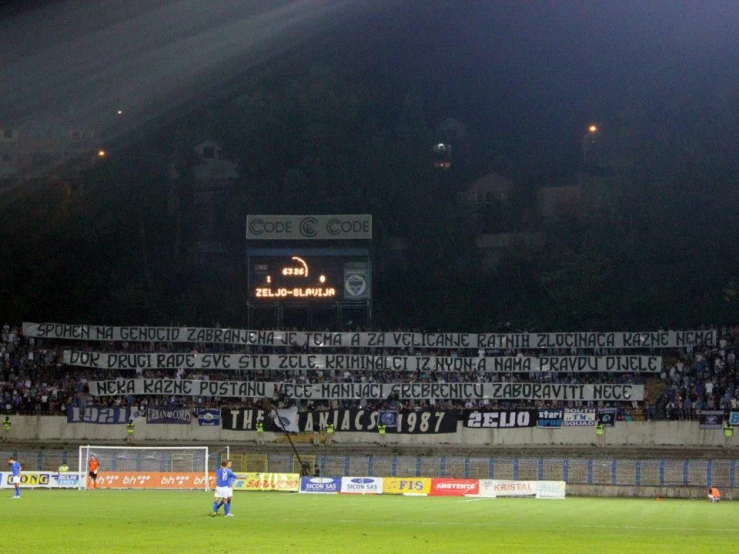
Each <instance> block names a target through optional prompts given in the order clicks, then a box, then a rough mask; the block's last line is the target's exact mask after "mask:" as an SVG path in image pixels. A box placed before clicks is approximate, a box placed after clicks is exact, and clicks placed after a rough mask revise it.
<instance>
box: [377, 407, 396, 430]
mask: <svg viewBox="0 0 739 554" xmlns="http://www.w3.org/2000/svg"><path fill="white" fill-rule="evenodd" d="M377 424H378V425H384V426H385V427H387V428H388V429H396V428H397V427H398V411H397V410H380V411H379V413H378V416H377Z"/></svg>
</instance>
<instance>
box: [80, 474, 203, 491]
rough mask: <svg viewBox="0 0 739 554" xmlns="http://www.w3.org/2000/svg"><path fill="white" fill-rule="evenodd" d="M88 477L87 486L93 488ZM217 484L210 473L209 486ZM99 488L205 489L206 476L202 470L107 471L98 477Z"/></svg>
mask: <svg viewBox="0 0 739 554" xmlns="http://www.w3.org/2000/svg"><path fill="white" fill-rule="evenodd" d="M92 484H93V483H92V481H91V480H90V479H89V478H88V480H87V488H90V489H91V488H92ZM214 486H215V477H214V476H213V475H208V488H213V487H214ZM97 488H98V489H167V490H191V489H204V488H205V476H204V475H203V473H202V472H179V473H178V472H163V471H105V472H101V473H100V475H98V478H97Z"/></svg>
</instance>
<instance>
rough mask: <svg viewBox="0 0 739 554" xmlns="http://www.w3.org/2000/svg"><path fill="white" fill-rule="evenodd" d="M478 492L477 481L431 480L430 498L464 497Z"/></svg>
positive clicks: (478, 483)
mask: <svg viewBox="0 0 739 554" xmlns="http://www.w3.org/2000/svg"><path fill="white" fill-rule="evenodd" d="M479 492H480V481H479V480H478V479H443V478H438V479H436V478H434V479H431V493H430V494H431V496H465V495H472V494H474V495H477V494H479Z"/></svg>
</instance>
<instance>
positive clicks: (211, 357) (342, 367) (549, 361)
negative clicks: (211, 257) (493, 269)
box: [62, 350, 662, 374]
mask: <svg viewBox="0 0 739 554" xmlns="http://www.w3.org/2000/svg"><path fill="white" fill-rule="evenodd" d="M62 359H63V361H64V363H65V364H68V365H73V366H78V367H91V368H99V369H180V368H183V369H208V370H219V371H230V370H240V371H241V370H249V371H262V370H285V371H290V370H305V369H316V370H331V371H407V372H416V371H421V372H426V373H437V372H483V373H529V372H556V373H654V374H659V372H660V371H661V370H662V357H661V356H541V357H527V356H501V357H456V356H369V355H354V354H192V353H184V352H183V353H153V352H151V353H144V352H135V353H134V352H85V351H80V350H65V351H64V353H63V357H62Z"/></svg>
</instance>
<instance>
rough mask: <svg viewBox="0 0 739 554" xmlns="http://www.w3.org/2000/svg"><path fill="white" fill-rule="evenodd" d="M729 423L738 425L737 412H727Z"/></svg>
mask: <svg viewBox="0 0 739 554" xmlns="http://www.w3.org/2000/svg"><path fill="white" fill-rule="evenodd" d="M729 425H732V426H734V425H737V426H739V412H731V413H730V414H729Z"/></svg>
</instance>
